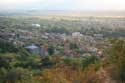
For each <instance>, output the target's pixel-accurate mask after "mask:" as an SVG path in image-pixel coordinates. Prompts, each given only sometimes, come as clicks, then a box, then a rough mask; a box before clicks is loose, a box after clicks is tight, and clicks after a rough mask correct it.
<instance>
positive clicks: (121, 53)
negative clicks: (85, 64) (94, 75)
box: [109, 39, 125, 83]
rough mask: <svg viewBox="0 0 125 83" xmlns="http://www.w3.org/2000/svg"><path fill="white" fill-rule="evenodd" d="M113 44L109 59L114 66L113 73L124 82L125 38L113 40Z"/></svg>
mask: <svg viewBox="0 0 125 83" xmlns="http://www.w3.org/2000/svg"><path fill="white" fill-rule="evenodd" d="M112 44H113V45H112V48H111V49H110V52H109V61H110V63H111V65H112V66H113V72H112V74H113V77H115V78H116V79H118V80H120V81H121V82H122V83H123V82H124V81H125V40H123V39H117V40H113V41H112Z"/></svg>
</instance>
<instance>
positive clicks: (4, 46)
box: [0, 39, 18, 53]
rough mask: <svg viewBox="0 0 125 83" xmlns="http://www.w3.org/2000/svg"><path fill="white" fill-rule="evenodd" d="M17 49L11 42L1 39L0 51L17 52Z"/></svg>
mask: <svg viewBox="0 0 125 83" xmlns="http://www.w3.org/2000/svg"><path fill="white" fill-rule="evenodd" d="M17 51H18V49H17V48H16V46H14V45H13V44H12V43H11V42H8V41H5V40H3V39H0V52H1V53H6V52H17Z"/></svg>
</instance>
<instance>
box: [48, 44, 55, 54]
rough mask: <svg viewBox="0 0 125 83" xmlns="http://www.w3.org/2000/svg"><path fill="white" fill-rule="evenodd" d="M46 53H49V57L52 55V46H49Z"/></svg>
mask: <svg viewBox="0 0 125 83" xmlns="http://www.w3.org/2000/svg"><path fill="white" fill-rule="evenodd" d="M48 53H49V55H53V54H54V47H53V46H50V47H49V48H48Z"/></svg>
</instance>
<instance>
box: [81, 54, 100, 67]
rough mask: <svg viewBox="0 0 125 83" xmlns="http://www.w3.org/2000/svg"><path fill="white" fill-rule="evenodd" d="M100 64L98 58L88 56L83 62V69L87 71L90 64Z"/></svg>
mask: <svg viewBox="0 0 125 83" xmlns="http://www.w3.org/2000/svg"><path fill="white" fill-rule="evenodd" d="M96 63H99V58H98V57H96V56H87V57H84V58H83V60H82V68H83V69H86V68H87V67H88V66H89V65H90V64H96Z"/></svg>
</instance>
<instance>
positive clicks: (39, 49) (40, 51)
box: [25, 44, 46, 56]
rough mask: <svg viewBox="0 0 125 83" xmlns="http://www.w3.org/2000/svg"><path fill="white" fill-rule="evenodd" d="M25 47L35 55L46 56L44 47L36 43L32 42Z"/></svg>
mask: <svg viewBox="0 0 125 83" xmlns="http://www.w3.org/2000/svg"><path fill="white" fill-rule="evenodd" d="M25 48H26V49H27V50H28V51H29V52H30V53H32V54H33V55H41V56H46V51H45V50H44V48H42V47H40V46H38V45H35V44H31V45H28V46H25Z"/></svg>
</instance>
